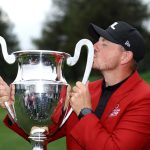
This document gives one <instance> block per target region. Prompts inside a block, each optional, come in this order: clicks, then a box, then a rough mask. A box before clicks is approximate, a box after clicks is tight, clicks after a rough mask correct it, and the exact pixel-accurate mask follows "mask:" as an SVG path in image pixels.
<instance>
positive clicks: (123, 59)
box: [121, 51, 133, 64]
mask: <svg viewBox="0 0 150 150" xmlns="http://www.w3.org/2000/svg"><path fill="white" fill-rule="evenodd" d="M132 59H133V52H132V51H124V52H123V54H122V57H121V64H126V63H128V62H129V61H131V60H132Z"/></svg>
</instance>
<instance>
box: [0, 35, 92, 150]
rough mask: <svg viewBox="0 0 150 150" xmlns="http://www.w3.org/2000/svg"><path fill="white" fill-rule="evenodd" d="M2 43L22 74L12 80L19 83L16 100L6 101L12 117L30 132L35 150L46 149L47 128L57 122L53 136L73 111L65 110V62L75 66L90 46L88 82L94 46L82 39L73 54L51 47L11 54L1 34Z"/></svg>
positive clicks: (8, 58) (8, 59) (3, 50)
mask: <svg viewBox="0 0 150 150" xmlns="http://www.w3.org/2000/svg"><path fill="white" fill-rule="evenodd" d="M0 44H1V47H2V53H3V57H4V59H5V60H6V62H7V63H9V64H12V63H14V62H15V61H17V62H18V73H17V76H16V79H15V81H14V82H13V83H12V84H14V85H15V101H14V103H13V104H12V105H9V104H8V102H5V105H6V108H7V110H8V112H9V116H10V118H11V119H12V120H13V121H14V122H16V123H17V125H18V126H19V127H20V128H21V129H22V130H24V132H25V133H27V134H28V135H29V138H30V141H31V144H32V146H33V150H43V147H45V146H44V143H45V141H46V139H47V135H46V134H45V130H44V129H43V127H47V128H49V127H50V126H52V125H54V124H57V128H55V130H50V131H49V136H51V135H53V134H54V133H55V132H56V130H57V129H58V128H60V127H61V126H62V125H63V124H64V123H65V121H66V120H67V119H68V117H69V116H70V114H71V112H72V109H70V110H69V112H68V113H67V110H66V111H65V112H63V111H62V110H63V106H64V104H65V99H66V92H67V86H68V84H67V82H66V80H65V78H64V76H63V66H64V62H65V60H66V61H67V64H68V65H70V66H73V65H75V64H76V62H77V61H78V59H79V55H80V51H81V47H82V46H83V45H85V46H87V49H88V57H87V65H86V69H85V73H84V76H83V80H82V82H83V83H86V81H87V80H88V77H89V74H90V72H91V68H92V64H93V55H94V49H93V45H92V43H91V42H90V41H89V40H87V39H82V40H80V41H79V42H78V43H77V44H76V48H75V53H74V56H73V57H71V56H70V55H69V54H68V53H64V52H58V51H50V50H22V51H16V52H13V53H12V54H11V55H8V53H7V47H6V42H5V40H4V39H3V37H0ZM60 118H62V119H61V122H60ZM34 127H36V128H34Z"/></svg>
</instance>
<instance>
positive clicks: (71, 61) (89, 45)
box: [59, 39, 94, 127]
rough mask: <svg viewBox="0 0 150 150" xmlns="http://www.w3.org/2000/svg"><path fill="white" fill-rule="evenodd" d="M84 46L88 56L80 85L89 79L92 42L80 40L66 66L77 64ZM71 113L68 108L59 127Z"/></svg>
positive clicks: (92, 56) (92, 53)
mask: <svg viewBox="0 0 150 150" xmlns="http://www.w3.org/2000/svg"><path fill="white" fill-rule="evenodd" d="M84 45H85V46H86V47H87V50H88V56H87V64H86V68H85V72H84V76H83V79H82V83H83V84H86V82H87V80H88V78H89V75H90V72H91V69H92V65H93V58H94V47H93V44H92V42H91V41H90V40H88V39H82V40H80V41H79V42H78V43H77V44H76V47H75V52H74V56H73V57H69V58H68V59H67V64H68V65H69V66H73V65H75V64H76V63H77V61H78V59H79V56H80V52H81V48H82V46H84ZM72 111H73V109H72V108H70V110H69V112H68V113H67V115H65V117H64V119H63V121H62V123H61V125H60V126H59V127H62V126H63V124H64V123H65V122H66V121H67V119H68V118H69V116H70V115H71V113H72Z"/></svg>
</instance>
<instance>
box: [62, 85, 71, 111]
mask: <svg viewBox="0 0 150 150" xmlns="http://www.w3.org/2000/svg"><path fill="white" fill-rule="evenodd" d="M70 96H71V86H70V85H68V87H67V94H66V99H65V104H64V108H63V110H64V111H66V110H67V108H68V106H69V101H70Z"/></svg>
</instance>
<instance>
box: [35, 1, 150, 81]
mask: <svg viewBox="0 0 150 150" xmlns="http://www.w3.org/2000/svg"><path fill="white" fill-rule="evenodd" d="M53 3H54V6H57V10H56V11H55V15H54V16H53V18H54V19H53V20H50V19H49V18H46V22H45V24H44V26H43V30H42V34H41V37H40V38H39V39H34V40H33V43H34V44H35V45H36V46H37V47H38V48H39V49H53V50H59V51H65V52H68V53H70V54H71V55H73V52H74V47H75V44H76V43H77V42H78V41H79V40H80V39H82V38H89V39H90V37H89V36H88V32H87V28H88V25H89V23H90V22H93V23H95V24H97V25H99V26H101V27H102V28H107V27H108V25H110V24H111V23H113V22H114V21H117V20H124V21H126V22H128V23H130V24H132V25H134V26H135V27H137V28H138V29H139V31H141V32H142V33H143V35H144V36H145V39H146V47H147V48H148V49H149V48H150V44H148V40H149V39H150V33H148V31H147V30H146V28H145V26H144V25H143V22H144V21H145V20H147V19H149V17H150V12H149V11H148V6H147V5H146V4H143V3H142V1H141V0H115V1H113V0H91V1H87V0H63V1H62V0H53ZM91 40H92V39H91ZM83 51H84V50H83ZM83 51H82V53H81V57H82V59H80V61H79V62H78V65H76V66H75V67H71V68H72V69H70V68H69V69H67V74H66V76H67V78H71V79H75V80H77V79H78V78H79V77H80V76H81V74H82V73H83V71H84V68H85V63H86V52H85V51H84V52H83ZM149 56H150V53H149ZM146 61H150V57H149V58H148V57H147V58H146ZM83 62H84V63H83ZM149 67H150V66H148V65H147V66H146V64H145V63H143V64H142V68H143V69H142V70H147V69H149Z"/></svg>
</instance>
